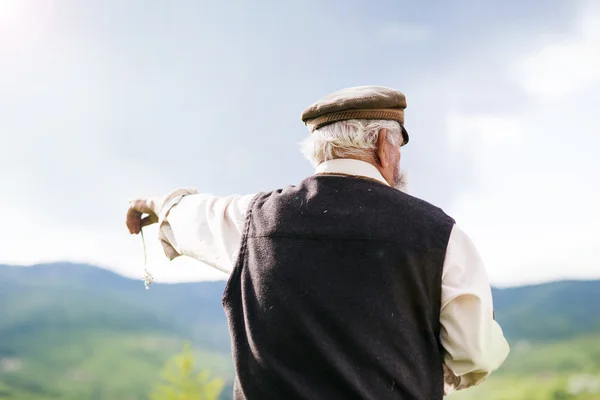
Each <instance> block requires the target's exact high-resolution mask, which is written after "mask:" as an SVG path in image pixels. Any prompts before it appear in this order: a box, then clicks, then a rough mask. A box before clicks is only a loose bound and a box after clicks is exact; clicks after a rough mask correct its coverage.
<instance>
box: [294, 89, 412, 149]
mask: <svg viewBox="0 0 600 400" xmlns="http://www.w3.org/2000/svg"><path fill="white" fill-rule="evenodd" d="M405 108H406V97H405V96H404V94H403V93H401V92H399V91H397V90H394V89H390V88H387V87H383V86H356V87H351V88H346V89H342V90H338V91H337V92H334V93H332V94H330V95H328V96H325V97H323V98H322V99H321V100H318V101H317V102H315V103H313V104H312V105H311V106H310V107H308V108H307V109H306V110H304V112H303V113H302V122H304V123H305V124H306V126H308V127H309V129H310V131H311V132H314V131H315V130H316V129H319V128H320V127H322V126H324V125H327V124H331V123H333V122H337V121H344V120H348V119H386V120H393V121H398V122H399V123H400V127H401V128H402V136H403V138H404V143H403V144H402V145H403V146H404V145H405V144H406V143H408V132H407V131H406V129H405V128H404V109H405Z"/></svg>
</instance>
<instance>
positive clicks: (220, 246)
mask: <svg viewBox="0 0 600 400" xmlns="http://www.w3.org/2000/svg"><path fill="white" fill-rule="evenodd" d="M254 196H255V195H254V194H250V195H231V196H226V197H219V196H214V195H211V194H206V193H198V192H197V191H195V190H188V189H183V190H179V191H175V192H173V193H171V194H170V195H168V196H166V197H165V198H163V199H160V200H158V199H138V200H134V201H132V202H131V204H130V209H129V211H128V214H127V226H128V228H129V231H130V232H131V233H133V234H136V233H139V230H140V229H141V227H142V226H145V225H148V224H151V223H155V222H158V224H159V240H160V242H161V244H162V246H163V249H164V251H165V255H166V256H167V257H168V258H169V259H170V260H173V259H175V258H177V257H179V256H182V255H183V256H188V257H191V258H194V259H196V260H198V261H201V262H203V263H206V264H208V265H210V266H212V267H214V268H217V269H219V270H221V271H223V272H225V273H230V272H231V271H232V270H233V266H234V263H235V259H236V257H237V252H238V248H239V246H240V243H241V238H242V232H243V229H244V222H245V217H246V209H247V207H248V205H249V203H250V200H252V198H253V197H254ZM142 213H147V214H149V217H147V218H146V219H142V218H141V214H142Z"/></svg>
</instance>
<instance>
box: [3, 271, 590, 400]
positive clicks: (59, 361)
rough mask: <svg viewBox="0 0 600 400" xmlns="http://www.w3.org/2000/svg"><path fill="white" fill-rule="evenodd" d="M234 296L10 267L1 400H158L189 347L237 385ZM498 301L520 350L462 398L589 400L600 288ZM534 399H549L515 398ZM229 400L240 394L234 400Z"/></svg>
mask: <svg viewBox="0 0 600 400" xmlns="http://www.w3.org/2000/svg"><path fill="white" fill-rule="evenodd" d="M224 286H225V282H224V281H218V282H201V283H185V284H172V285H169V284H155V285H153V286H152V289H151V290H149V291H146V290H145V289H144V286H143V283H142V282H140V281H135V280H131V279H127V278H124V277H122V276H120V275H117V274H114V273H112V272H109V271H107V270H104V269H100V268H96V267H93V266H90V265H78V264H68V263H60V264H48V265H40V266H33V267H10V266H0V399H11V400H15V399H27V400H29V399H31V400H36V399H39V400H41V399H110V400H117V399H147V394H148V393H149V391H150V390H151V387H152V385H153V384H155V383H156V382H157V380H158V379H159V374H160V371H161V368H162V366H163V364H164V362H165V361H166V359H167V358H168V357H169V356H170V355H172V354H173V353H176V352H178V351H179V350H180V349H181V346H182V343H183V341H188V340H189V341H191V342H192V343H193V344H194V347H195V349H196V350H197V361H198V363H199V364H201V365H202V366H203V367H207V368H209V369H211V370H212V371H213V373H215V374H217V375H220V376H222V377H225V378H226V379H227V380H228V382H229V385H231V377H232V375H233V368H232V364H231V356H230V345H229V334H228V331H227V323H226V320H225V315H224V313H223V310H222V308H221V295H222V293H223V289H224ZM493 293H494V300H495V310H496V318H497V319H498V321H499V322H500V323H501V324H502V326H503V328H504V330H505V333H506V335H507V337H508V338H509V340H510V341H511V344H512V348H513V351H512V353H511V356H510V358H509V360H508V361H507V363H506V365H505V366H503V368H502V369H501V370H500V371H498V372H497V373H496V374H494V376H492V377H491V378H490V379H489V382H485V383H484V384H483V385H481V387H479V388H474V389H470V390H468V391H466V392H464V393H459V394H456V395H453V396H452V398H455V399H457V400H460V399H474V398H478V399H492V400H493V399H496V398H497V399H508V398H510V399H520V398H523V399H525V398H527V399H538V398H539V399H542V398H543V399H546V398H553V397H539V396H555V395H556V396H559V397H557V398H577V399H579V398H581V399H585V398H586V397H581V396H582V395H580V396H579V397H560V396H563V394H561V393H562V392H561V390H562V391H565V390H566V388H567V386H568V383H569V382H568V380H569V379H574V378H572V377H573V376H576V375H577V374H579V373H582V372H587V373H592V374H598V373H600V368H599V365H600V333H599V332H600V330H598V326H599V323H600V312H599V311H598V304H600V281H580V282H578V281H565V282H556V283H549V284H543V285H534V286H524V287H518V288H509V289H494V290H493ZM531 388H535V390H537V391H538V392H539V393H542V394H539V393H538V394H539V396H538V394H535V393H533V392H531V393H530V394H529V395H524V396H525V397H514V396H517V394H515V393H517V392H515V391H520V392H519V393H527V391H531V390H533V389H531ZM544 390H545V392H543V391H544ZM510 391H512V392H510ZM503 393H507V394H506V395H505V394H503ZM552 393H554V394H552ZM564 395H565V396H566V395H567V394H566V392H565V393H564ZM595 395H597V397H594V398H600V389H599V392H598V393H597V394H595ZM230 396H231V386H229V387H227V388H226V389H225V391H224V393H223V399H226V398H230ZM473 396H475V397H473ZM494 396H496V397H494ZM497 396H501V397H497ZM502 396H504V397H502ZM506 396H513V397H506ZM535 396H538V397H535ZM590 398H592V397H590Z"/></svg>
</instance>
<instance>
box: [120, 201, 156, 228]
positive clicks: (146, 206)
mask: <svg viewBox="0 0 600 400" xmlns="http://www.w3.org/2000/svg"><path fill="white" fill-rule="evenodd" d="M162 203H163V202H162V200H161V199H158V198H156V197H151V198H146V199H135V200H131V201H130V202H129V209H127V219H126V224H127V229H129V233H131V234H132V235H137V234H138V233H140V231H141V230H142V228H143V227H144V226H147V225H152V224H154V223H157V222H158V214H159V213H160V208H161V207H162ZM144 214H147V216H146V217H143V218H142V216H143V215H144Z"/></svg>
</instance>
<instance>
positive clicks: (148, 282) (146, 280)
mask: <svg viewBox="0 0 600 400" xmlns="http://www.w3.org/2000/svg"><path fill="white" fill-rule="evenodd" d="M140 233H141V234H142V245H143V246H144V286H145V287H146V290H150V285H152V284H153V283H154V277H153V276H152V275H151V274H150V272H148V253H147V251H146V240H145V239H144V230H143V229H140Z"/></svg>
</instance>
